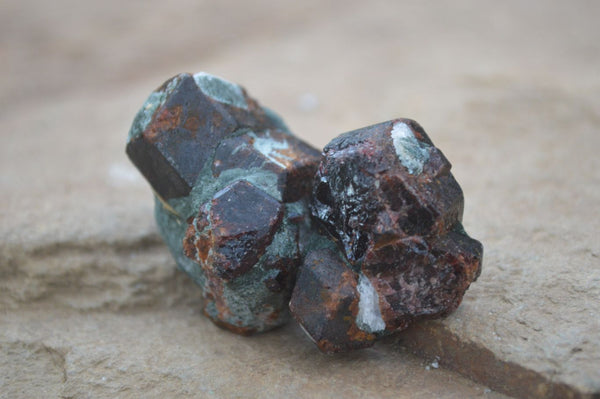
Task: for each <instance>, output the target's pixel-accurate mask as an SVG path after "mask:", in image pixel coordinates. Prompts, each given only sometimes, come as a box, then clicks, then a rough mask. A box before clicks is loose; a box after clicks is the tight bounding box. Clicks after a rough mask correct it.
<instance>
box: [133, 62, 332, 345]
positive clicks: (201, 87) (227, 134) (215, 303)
mask: <svg viewBox="0 0 600 399" xmlns="http://www.w3.org/2000/svg"><path fill="white" fill-rule="evenodd" d="M127 154H128V155H129V157H130V159H131V160H132V161H133V163H134V164H135V165H136V166H137V167H138V169H139V170H140V171H141V172H142V174H143V175H144V176H145V177H146V179H147V180H148V181H149V182H150V185H151V186H152V188H153V189H154V193H155V196H156V199H157V203H156V206H155V214H156V220H157V222H158V226H159V229H160V232H161V234H162V236H163V237H164V239H165V241H166V242H167V244H168V246H169V248H170V250H171V252H172V254H173V256H174V258H175V259H176V261H177V263H178V265H179V267H180V268H181V269H183V270H184V271H186V272H187V273H188V274H189V275H190V276H191V277H192V278H193V279H194V280H195V281H196V283H198V285H200V287H201V288H202V291H203V295H204V298H205V301H204V313H205V314H206V315H207V316H208V317H210V318H211V319H212V320H213V321H214V322H215V323H216V324H218V325H220V326H222V327H225V328H228V329H230V330H232V331H235V332H237V333H240V334H251V333H253V332H258V331H264V330H268V329H270V328H273V327H276V326H278V325H281V324H283V323H285V322H286V321H287V320H288V319H289V312H288V301H289V298H290V295H291V290H292V288H293V282H294V280H295V276H296V271H297V268H298V265H299V263H300V262H301V260H302V256H301V254H300V249H299V229H300V224H302V223H305V222H304V219H303V217H302V216H303V215H305V214H306V207H307V198H308V196H309V194H310V190H311V184H310V183H311V180H312V177H313V176H314V173H315V171H316V168H317V165H318V162H319V158H320V153H319V151H317V150H315V149H313V148H312V147H310V146H309V145H308V144H306V143H304V142H302V141H301V140H299V139H298V138H296V137H295V136H293V135H292V134H291V133H290V132H289V131H288V129H287V127H286V126H285V125H284V124H283V122H282V121H281V119H279V117H277V116H276V115H275V114H274V113H273V112H271V111H269V110H267V109H264V108H262V107H260V106H259V105H258V103H257V102H256V101H255V100H253V99H252V98H250V97H248V95H247V94H246V92H245V90H244V89H243V88H241V87H240V86H238V85H236V84H233V83H230V82H227V81H225V80H223V79H220V78H217V77H215V76H212V75H208V74H205V73H198V74H195V75H190V74H180V75H178V76H175V77H174V78H172V79H170V80H169V81H167V82H166V83H165V84H163V85H162V86H161V87H159V88H158V89H157V90H156V91H154V92H153V93H152V94H151V95H150V97H149V98H148V100H147V101H146V103H145V104H144V105H143V107H142V109H141V110H140V111H139V113H138V114H137V116H136V118H135V120H134V123H133V126H132V128H131V131H130V134H129V140H128V143H127Z"/></svg>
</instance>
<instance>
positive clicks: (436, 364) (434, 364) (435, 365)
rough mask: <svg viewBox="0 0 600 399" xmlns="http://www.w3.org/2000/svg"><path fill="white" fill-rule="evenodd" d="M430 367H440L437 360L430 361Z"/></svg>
mask: <svg viewBox="0 0 600 399" xmlns="http://www.w3.org/2000/svg"><path fill="white" fill-rule="evenodd" d="M431 367H433V368H434V369H437V368H439V367H440V364H439V363H438V361H437V360H434V361H433V362H431Z"/></svg>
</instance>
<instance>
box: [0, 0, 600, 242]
mask: <svg viewBox="0 0 600 399" xmlns="http://www.w3.org/2000/svg"><path fill="white" fill-rule="evenodd" d="M599 15H600V3H598V2H595V1H591V0H579V1H574V2H563V1H528V2H522V1H504V2H496V1H477V0H457V1H452V2H422V1H384V0H375V1H370V2H363V1H331V0H330V1H320V0H319V1H317V0H306V1H302V2H292V1H267V0H259V1H255V2H243V1H232V0H226V1H191V0H176V1H170V2H164V1H155V0H148V1H127V2H125V1H119V2H117V1H112V0H109V1H102V2H100V1H97V2H96V1H77V0H59V1H54V2H46V1H36V0H22V1H15V0H4V1H2V2H1V3H0V57H1V60H2V61H1V62H0V129H1V130H0V134H1V135H2V138H3V145H2V146H1V148H0V151H1V152H0V155H1V156H0V169H1V170H2V171H3V173H2V177H1V178H0V188H1V190H2V192H3V200H4V202H5V203H6V204H7V207H5V209H7V210H6V211H5V212H9V211H8V209H10V208H11V207H21V208H23V207H27V208H28V209H30V210H32V211H33V212H35V211H36V210H40V209H42V208H43V207H46V208H47V209H48V210H51V209H53V208H52V206H51V205H47V204H48V203H52V202H53V198H54V201H55V202H58V203H61V204H63V206H62V208H63V209H67V207H69V208H77V207H81V206H84V207H85V206H86V205H87V204H88V203H87V202H86V204H81V201H80V199H79V198H78V197H77V196H76V195H75V196H74V197H73V195H72V194H73V193H74V192H87V193H88V194H89V195H87V197H89V198H88V201H89V202H90V203H92V202H94V201H96V200H97V201H98V203H97V204H96V205H97V206H100V207H106V206H109V205H110V204H113V205H115V206H117V207H118V206H120V204H121V203H123V201H124V202H127V198H131V197H132V196H133V197H134V198H137V197H135V195H136V194H139V195H140V196H141V195H143V196H148V186H147V185H146V184H145V182H143V181H142V179H141V178H140V177H139V176H138V174H137V172H136V171H135V169H133V167H132V166H131V165H130V164H129V162H128V160H127V159H126V158H125V156H124V150H123V148H124V143H125V137H126V134H127V131H128V129H129V126H130V123H131V121H132V119H133V116H134V114H135V112H136V111H137V109H138V108H139V107H140V106H141V104H142V103H143V102H144V100H145V98H146V97H147V95H148V94H149V93H150V92H151V91H152V90H153V89H154V88H156V87H158V86H159V85H160V84H161V83H162V82H163V81H165V80H166V79H168V78H169V77H171V76H173V75H175V74H177V73H180V72H197V71H206V72H209V73H212V74H215V75H218V76H221V77H224V78H226V79H228V80H231V81H234V82H237V83H240V84H241V85H243V86H244V87H246V88H247V89H248V92H249V93H250V94H251V95H252V96H253V97H255V98H256V99H258V100H259V101H260V102H261V103H262V104H264V105H266V106H269V107H270V108H272V109H274V110H276V111H277V112H278V113H280V114H281V115H282V116H283V117H284V119H285V120H286V121H287V123H288V125H289V126H290V127H291V129H292V130H293V131H294V132H295V133H296V134H298V135H299V136H301V137H302V138H304V139H306V140H308V141H309V142H311V143H312V144H314V145H316V146H318V147H322V146H323V145H325V144H326V143H327V142H328V141H329V140H330V139H331V138H333V137H334V136H336V135H338V134H340V133H342V132H345V131H348V130H352V129H356V128H359V127H362V126H366V125H369V124H373V123H377V122H381V121H384V120H389V119H392V118H396V117H409V118H412V119H415V120H417V121H418V122H420V123H421V125H423V127H424V128H425V130H426V131H427V132H428V133H429V135H430V136H431V137H432V139H433V141H434V142H435V143H436V144H437V146H438V147H440V148H441V149H442V150H443V151H444V153H445V154H446V156H447V157H448V158H449V159H450V160H451V162H453V164H454V169H453V170H454V173H455V175H456V176H457V179H458V180H459V182H460V183H461V184H462V185H463V188H464V189H465V191H466V193H467V195H466V197H467V199H468V198H469V195H481V196H484V197H486V202H487V201H492V203H493V205H494V206H495V207H496V209H498V210H499V212H506V210H507V209H509V207H510V206H512V207H513V210H514V209H517V210H520V211H523V212H524V211H525V210H527V209H530V208H531V207H532V206H534V207H536V208H537V207H538V206H539V205H543V206H545V207H551V208H552V209H553V210H555V211H558V212H559V213H563V214H564V212H565V211H568V210H569V207H571V206H579V205H582V204H578V203H577V201H583V200H582V199H581V198H580V197H572V196H571V195H568V196H565V197H564V198H560V196H559V197H557V195H556V193H555V191H567V190H566V189H565V186H564V182H561V183H560V184H559V183H558V179H560V178H561V177H565V178H567V177H569V178H571V177H572V176H570V175H571V172H566V171H565V170H564V169H561V168H557V169H556V170H555V171H553V176H549V175H548V173H547V169H548V167H550V166H551V165H555V164H556V163H558V162H568V161H569V160H578V161H579V162H581V160H582V159H583V160H587V162H589V163H593V165H592V164H589V165H587V167H586V168H583V169H582V170H580V171H579V173H578V175H577V176H574V177H573V178H575V179H580V180H581V182H586V183H589V182H591V181H592V180H593V181H594V182H596V181H597V180H598V177H597V172H596V170H597V166H598V162H597V161H596V158H597V157H596V156H595V155H594V153H593V152H594V151H595V148H594V146H589V145H585V144H584V143H589V140H590V139H592V140H597V139H596V138H595V137H596V136H597V135H596V134H595V133H593V132H594V131H595V130H596V126H597V124H598V120H599V116H598V104H599V98H600V73H598V70H599V68H598V67H599V65H600V62H599V61H600V40H598V38H599V37H600V28H599V27H598V26H599V25H598V23H597V17H598V16H599ZM565 137H568V140H565ZM596 142H597V141H596ZM561 174H562V175H563V176H561ZM567 175H569V176H567ZM515 176H520V179H514V178H513V177H515ZM124 187H127V190H124V189H123V188H124ZM524 188H526V189H527V190H525V191H527V192H529V189H530V188H535V189H537V190H539V191H538V194H539V195H537V196H535V197H534V198H528V199H527V201H526V202H525V203H524V198H523V196H522V195H521V194H519V193H522V192H523V189H524ZM498 189H501V190H503V191H505V192H506V191H512V192H514V193H515V195H514V196H513V197H511V198H505V197H504V196H503V195H500V194H501V193H499V192H498V193H496V195H489V194H491V193H492V192H493V191H494V190H498ZM132 190H133V191H132ZM476 190H478V192H477V193H476V192H475V191H476ZM92 193H93V194H92ZM42 194H43V195H44V198H45V199H46V201H44V203H42V204H40V203H38V202H36V200H35V198H39V195H42ZM549 195H550V196H549ZM488 197H489V198H488ZM139 198H141V197H139ZM550 198H551V199H552V202H550ZM588 199H589V198H588ZM69 201H70V202H69ZM507 201H508V203H507ZM532 201H533V202H532ZM573 201H575V202H573ZM588 202H589V201H588ZM90 206H91V205H90ZM466 209H467V214H466V216H465V217H466V218H470V217H471V216H470V215H471V212H475V211H476V209H473V208H469V206H467V208H466ZM481 210H482V212H485V210H486V208H485V207H482V208H481ZM127 212H128V211H127ZM9 213H10V214H11V218H10V219H11V220H12V221H13V222H14V223H12V222H11V224H12V226H11V230H12V231H15V230H18V229H17V226H19V225H20V224H19V223H20V222H19V223H17V222H16V219H14V218H15V217H17V218H18V217H21V216H22V215H19V214H20V213H17V215H15V212H9ZM513 214H514V212H512V211H511V213H510V214H505V215H504V216H505V217H507V218H509V217H511V216H513ZM476 216H477V217H482V216H483V214H477V215H476ZM538 216H539V215H538ZM48 226H51V223H48ZM51 230H52V229H51ZM58 230H60V228H59V229H58Z"/></svg>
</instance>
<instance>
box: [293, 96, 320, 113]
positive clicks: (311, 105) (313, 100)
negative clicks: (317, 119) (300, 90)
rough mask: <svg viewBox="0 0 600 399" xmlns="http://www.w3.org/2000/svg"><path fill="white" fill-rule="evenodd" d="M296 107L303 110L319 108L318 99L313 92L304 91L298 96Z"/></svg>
mask: <svg viewBox="0 0 600 399" xmlns="http://www.w3.org/2000/svg"><path fill="white" fill-rule="evenodd" d="M298 108H300V109H301V110H302V111H305V112H309V111H314V110H316V109H317V108H319V99H318V98H317V96H316V95H314V94H313V93H304V94H302V95H301V96H300V97H298Z"/></svg>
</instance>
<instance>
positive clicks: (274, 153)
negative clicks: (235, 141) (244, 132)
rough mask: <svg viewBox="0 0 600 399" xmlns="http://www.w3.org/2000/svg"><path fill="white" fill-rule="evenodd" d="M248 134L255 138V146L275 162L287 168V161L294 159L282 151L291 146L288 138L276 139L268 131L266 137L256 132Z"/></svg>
mask: <svg viewBox="0 0 600 399" xmlns="http://www.w3.org/2000/svg"><path fill="white" fill-rule="evenodd" d="M248 135H249V136H250V137H252V138H253V139H254V143H253V144H252V145H253V146H254V148H255V149H256V150H257V151H258V152H260V153H261V154H263V155H264V156H265V157H266V158H267V159H268V160H269V161H271V162H273V163H274V164H276V165H278V166H280V167H281V168H284V169H285V168H287V165H286V163H287V162H289V161H292V158H290V157H289V156H287V155H285V154H283V153H281V151H282V150H287V149H288V148H289V147H290V146H289V144H288V142H287V140H285V139H283V141H277V140H274V139H273V138H272V137H271V136H270V135H269V134H268V133H267V134H266V136H265V137H259V136H257V135H256V134H254V133H249V134H248Z"/></svg>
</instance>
